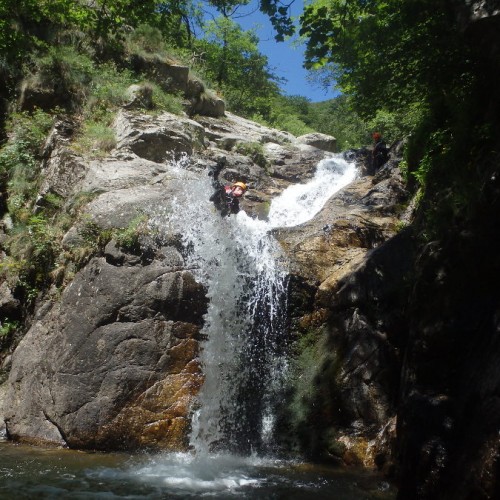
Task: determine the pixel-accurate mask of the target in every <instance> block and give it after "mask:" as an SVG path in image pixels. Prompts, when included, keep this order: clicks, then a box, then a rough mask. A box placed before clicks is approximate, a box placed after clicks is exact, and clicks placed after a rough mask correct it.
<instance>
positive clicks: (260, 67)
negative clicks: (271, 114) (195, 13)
mask: <svg viewBox="0 0 500 500" xmlns="http://www.w3.org/2000/svg"><path fill="white" fill-rule="evenodd" d="M257 44H258V38H257V36H256V35H255V33H254V32H253V31H252V30H250V31H243V30H242V29H241V27H240V26H239V25H238V24H236V23H235V22H234V21H232V20H231V19H229V18H225V17H219V18H217V19H216V20H214V21H209V22H208V23H207V24H206V29H205V38H204V39H203V40H200V41H199V42H197V44H196V47H197V49H198V51H199V52H203V53H204V54H205V58H204V63H205V74H206V77H207V78H208V79H209V80H210V81H212V82H214V83H216V84H217V86H218V88H219V89H220V90H221V91H222V92H223V94H224V97H225V98H226V101H227V102H228V104H229V107H230V109H233V110H234V111H235V112H237V113H239V114H242V115H243V116H252V115H253V114H255V113H260V114H263V115H267V114H268V111H269V106H270V99H271V98H272V97H273V96H276V95H278V94H279V87H278V82H279V79H278V78H277V77H276V76H275V75H273V73H272V72H271V70H270V69H269V67H268V62H267V57H266V56H264V55H262V54H261V53H260V52H259V50H258V48H257Z"/></svg>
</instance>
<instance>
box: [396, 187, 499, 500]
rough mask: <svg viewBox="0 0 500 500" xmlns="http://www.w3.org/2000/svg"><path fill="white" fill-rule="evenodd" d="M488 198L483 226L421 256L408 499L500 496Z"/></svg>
mask: <svg viewBox="0 0 500 500" xmlns="http://www.w3.org/2000/svg"><path fill="white" fill-rule="evenodd" d="M483 194H484V200H485V205H486V206H488V207H489V210H488V211H487V212H484V213H481V218H480V220H476V221H473V223H472V224H470V227H469V228H468V229H467V230H462V231H461V232H460V233H458V232H457V233H452V235H451V237H450V238H449V239H448V241H441V242H437V241H436V242H432V243H430V244H428V245H427V246H426V247H425V248H424V249H423V251H422V253H421V255H420V256H419V262H418V268H417V273H416V286H415V288H414V290H413V293H412V295H411V297H410V304H409V313H410V322H411V323H410V324H411V329H410V336H409V341H408V346H407V353H406V357H405V363H404V365H403V371H402V380H403V384H402V390H401V396H400V408H399V413H398V435H399V440H398V455H399V457H400V460H401V473H400V477H401V491H400V497H401V498H443V499H469V498H471V499H472V498H478V499H479V498H481V499H483V498H484V499H487V498H497V497H498V494H499V491H500V490H499V476H498V456H499V455H498V454H499V451H500V438H499V435H498V429H499V426H500V399H499V397H498V394H499V389H500V370H499V368H498V367H499V365H498V359H499V356H500V344H499V342H498V331H499V328H500V321H499V318H500V293H499V290H498V276H499V272H500V261H499V258H498V252H497V248H498V243H499V237H498V233H497V232H495V233H494V234H492V233H491V231H490V229H491V228H492V227H496V226H497V225H498V213H499V207H498V205H499V203H498V190H497V191H496V193H494V194H492V193H488V189H485V191H484V193H483ZM490 196H491V197H492V198H493V200H492V201H493V202H492V203H491V204H489V201H490V200H491V198H490V200H488V198H489V197H490ZM484 242H488V243H487V244H486V245H485V244H484ZM429 298H431V299H430V300H429ZM415 492H418V495H420V496H416V493H415Z"/></svg>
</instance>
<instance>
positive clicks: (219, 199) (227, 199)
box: [210, 179, 240, 217]
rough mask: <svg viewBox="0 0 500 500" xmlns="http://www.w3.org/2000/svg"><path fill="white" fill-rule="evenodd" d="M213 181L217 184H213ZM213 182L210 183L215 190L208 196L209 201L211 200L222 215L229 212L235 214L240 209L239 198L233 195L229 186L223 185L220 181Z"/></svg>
mask: <svg viewBox="0 0 500 500" xmlns="http://www.w3.org/2000/svg"><path fill="white" fill-rule="evenodd" d="M214 181H215V179H214ZM215 182H217V185H215ZM215 182H213V183H212V185H214V187H216V190H215V193H214V194H213V195H212V196H211V197H210V201H213V203H214V205H215V207H216V208H217V210H218V211H219V212H220V214H221V215H222V217H225V216H226V215H229V214H237V213H238V212H239V211H240V200H239V199H238V198H237V197H236V196H233V190H232V188H231V186H223V185H222V184H221V183H220V182H218V181H215Z"/></svg>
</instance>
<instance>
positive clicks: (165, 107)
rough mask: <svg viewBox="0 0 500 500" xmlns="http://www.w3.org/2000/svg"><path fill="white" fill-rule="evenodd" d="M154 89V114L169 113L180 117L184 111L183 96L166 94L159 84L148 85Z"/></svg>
mask: <svg viewBox="0 0 500 500" xmlns="http://www.w3.org/2000/svg"><path fill="white" fill-rule="evenodd" d="M148 85H150V86H151V88H152V89H153V112H165V111H166V112H168V113H173V114H174V115H180V114H181V113H182V111H183V107H182V100H183V98H182V95H181V94H180V93H170V92H165V91H164V90H163V89H162V88H161V87H160V86H159V85H158V84H156V83H152V82H150V83H148Z"/></svg>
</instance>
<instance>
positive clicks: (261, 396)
mask: <svg viewBox="0 0 500 500" xmlns="http://www.w3.org/2000/svg"><path fill="white" fill-rule="evenodd" d="M177 169H178V175H179V176H180V177H181V178H183V179H184V180H185V182H184V184H183V185H184V187H185V192H180V193H179V194H178V197H177V199H176V200H174V202H173V203H172V209H171V211H170V212H169V213H168V215H166V216H165V218H164V219H163V222H162V218H161V217H160V218H159V219H157V221H156V223H157V224H158V225H159V226H160V227H161V225H162V223H163V224H166V229H167V231H168V232H170V233H172V232H173V233H180V234H182V240H183V244H184V247H185V248H187V249H188V252H187V260H188V262H187V264H188V267H189V268H190V269H193V270H194V274H195V276H196V278H197V280H199V281H200V282H202V283H203V284H204V285H205V286H206V288H207V295H208V298H209V300H210V302H209V308H208V312H207V314H206V316H205V325H204V328H203V332H202V333H203V335H204V336H205V337H206V338H207V341H206V342H205V343H204V346H203V349H202V353H201V364H202V369H203V372H204V374H205V382H204V385H203V387H202V390H201V393H200V395H199V398H198V404H199V407H198V409H197V410H196V412H195V414H194V417H193V423H192V435H191V445H192V447H193V449H194V450H195V453H196V454H197V455H206V454H208V453H211V452H229V453H237V454H239V455H250V454H252V453H256V454H258V455H269V454H273V453H274V452H276V451H277V443H275V442H274V440H273V436H274V424H275V413H276V412H275V410H276V408H275V405H276V404H277V402H278V401H281V400H282V397H281V392H282V390H283V384H284V381H285V378H286V372H287V360H286V343H287V336H286V303H285V302H286V277H287V268H286V262H285V259H284V257H283V255H282V253H281V250H280V247H279V245H278V243H277V242H276V240H275V239H274V237H273V235H272V232H271V230H272V229H274V228H279V227H287V226H294V225H297V224H300V223H303V222H305V221H307V220H309V219H310V218H312V217H313V216H314V215H315V214H316V213H317V212H318V211H319V210H320V209H321V208H322V207H323V205H324V203H325V202H326V200H327V199H328V198H329V197H330V196H331V195H332V194H333V193H334V192H336V191H337V190H339V189H340V188H341V187H343V186H345V185H346V184H348V183H349V182H351V181H352V180H353V179H354V177H355V174H356V172H355V167H354V165H353V164H349V163H347V162H346V161H345V160H344V159H342V158H341V157H340V156H337V157H335V158H331V159H326V160H323V161H322V162H320V163H319V164H318V167H317V171H316V174H315V176H314V178H313V179H312V180H311V181H310V182H308V183H307V184H301V185H294V186H291V187H289V188H288V189H286V190H285V191H284V192H283V193H282V195H281V196H280V197H278V198H276V199H275V200H273V202H272V204H271V207H270V212H269V218H268V220H267V221H262V220H257V219H252V218H251V217H249V216H248V215H247V214H246V213H245V212H244V211H240V213H238V214H237V215H236V216H230V217H225V218H222V217H221V216H220V214H219V213H218V212H217V211H216V210H215V208H214V206H213V205H212V203H211V202H210V201H209V200H208V196H207V193H210V192H211V191H212V188H211V184H210V179H209V177H208V176H205V175H201V176H200V175H199V174H197V175H196V174H194V173H193V172H191V171H190V170H189V169H188V168H186V165H185V164H183V162H180V163H179V164H178V166H177Z"/></svg>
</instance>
